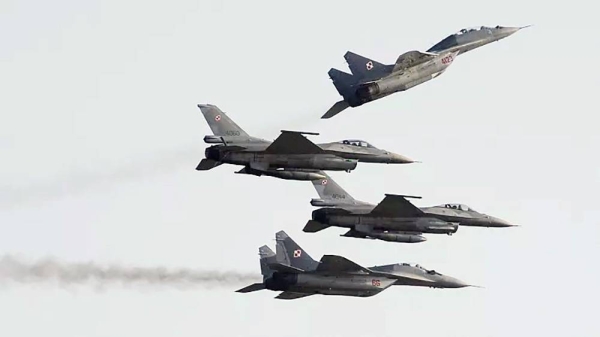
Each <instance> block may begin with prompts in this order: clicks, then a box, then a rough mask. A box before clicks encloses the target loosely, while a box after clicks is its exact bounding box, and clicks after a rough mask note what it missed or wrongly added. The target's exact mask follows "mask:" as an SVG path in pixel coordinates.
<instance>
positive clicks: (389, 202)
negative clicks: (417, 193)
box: [370, 194, 424, 218]
mask: <svg viewBox="0 0 600 337" xmlns="http://www.w3.org/2000/svg"><path fill="white" fill-rule="evenodd" d="M407 197H408V198H414V197H412V196H402V195H396V194H386V195H385V198H383V200H382V201H381V202H380V203H379V204H377V206H375V208H373V210H372V211H371V213H370V214H371V215H376V216H386V217H406V218H412V217H420V216H423V214H424V213H423V211H422V210H420V209H419V208H418V207H417V206H415V205H413V204H411V203H410V201H408V200H406V199H405V198H407ZM417 198H418V197H417Z"/></svg>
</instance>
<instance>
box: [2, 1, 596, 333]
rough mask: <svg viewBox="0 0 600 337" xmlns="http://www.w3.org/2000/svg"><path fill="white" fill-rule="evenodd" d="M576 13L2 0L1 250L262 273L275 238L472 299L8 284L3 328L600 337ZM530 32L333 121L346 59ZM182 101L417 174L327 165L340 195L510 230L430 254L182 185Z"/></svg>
mask: <svg viewBox="0 0 600 337" xmlns="http://www.w3.org/2000/svg"><path fill="white" fill-rule="evenodd" d="M592 5H593V2H590V1H582V0H579V1H564V2H559V1H551V2H547V1H527V2H523V1H516V0H509V1H498V2H489V1H470V0H459V1H445V2H442V1H435V2H418V1H417V2H410V3H405V2H399V1H347V0H346V1H304V2H302V3H294V4H292V3H291V2H281V1H251V2H250V1H176V2H148V1H74V0H73V1H67V0H59V1H53V2H47V1H23V0H19V1H17V0H4V1H2V2H1V3H0V41H2V47H0V74H1V77H0V90H1V92H2V93H3V95H2V99H0V110H1V111H2V122H1V123H0V153H1V154H2V164H1V165H0V254H14V255H19V256H22V257H24V258H27V259H32V260H35V259H40V258H44V257H47V256H54V257H56V258H58V259H60V260H63V261H70V262H78V261H82V262H85V261H96V262H98V263H120V264H124V265H134V266H146V267H154V266H165V267H187V268H195V269H201V270H205V269H206V270H222V271H228V270H229V271H231V270H233V271H239V272H244V273H252V272H256V273H258V272H259V263H258V255H257V248H258V247H259V246H260V245H263V244H270V245H271V246H274V240H273V239H274V233H275V232H276V231H278V230H281V229H283V230H285V231H286V232H287V233H288V234H290V235H291V236H292V237H293V238H294V239H295V240H296V241H298V243H299V244H300V245H301V246H303V248H304V249H306V250H307V251H308V252H309V253H310V254H311V255H312V256H313V257H315V258H319V257H320V256H321V255H322V254H339V255H344V256H346V257H348V258H350V259H351V260H353V261H356V262H357V263H359V264H362V265H365V266H369V265H375V264H385V263H395V262H413V263H419V264H421V265H423V266H425V267H428V268H432V269H435V270H437V271H439V272H442V273H444V274H448V275H450V276H454V277H458V278H460V279H462V280H465V281H467V282H470V283H472V284H477V285H481V286H484V287H485V288H484V289H477V288H465V289H457V290H452V289H448V290H440V289H437V290H436V289H429V288H410V287H392V288H390V289H388V290H386V291H385V292H383V293H381V294H380V295H378V296H375V297H371V298H364V299H361V298H343V297H325V296H312V297H308V298H305V299H301V300H297V301H280V300H274V299H272V297H274V296H275V295H276V294H277V293H276V292H270V291H262V292H257V293H253V294H246V295H243V294H237V293H235V292H233V291H234V290H235V289H237V288H239V287H237V286H232V287H222V288H215V289H210V290H208V289H203V288H196V289H194V290H178V289H175V288H168V287H120V286H116V287H108V288H106V289H104V290H103V291H101V292H99V291H97V289H95V288H94V287H88V286H78V287H68V288H61V287H58V286H53V285H43V284H42V285H27V284H26V285H19V284H14V283H10V282H9V283H5V284H3V285H2V284H0V317H2V320H1V321H2V324H0V335H2V336H11V337H17V336H40V335H44V336H61V337H67V336H73V337H75V336H77V337H79V336H147V337H153V336H166V335H169V336H307V335H314V336H368V335H378V336H399V335H404V336H509V335H510V336H532V335H545V336H563V335H571V336H592V335H597V334H599V332H600V329H599V328H598V326H597V323H596V319H597V317H596V316H597V314H596V310H595V306H594V304H595V303H597V301H598V300H600V296H599V292H598V288H597V285H598V282H600V276H599V273H598V268H597V261H595V260H596V258H597V257H598V256H600V247H599V245H600V239H599V235H600V230H599V229H598V219H599V218H600V211H598V205H597V203H598V191H599V190H600V170H599V168H598V167H599V165H600V159H599V158H598V144H599V137H600V136H598V117H597V113H598V111H599V110H598V104H597V101H598V99H597V95H598V92H599V91H598V89H599V85H598V81H599V80H598V78H599V75H600V71H599V65H598V64H599V63H598V61H597V60H596V55H597V54H598V51H600V46H599V42H598V41H599V40H598V36H597V33H598V26H597V23H595V22H596V19H597V18H596V14H595V13H596V12H597V11H596V8H595V7H594V6H592ZM498 24H499V25H504V26H522V25H527V24H534V27H532V28H528V29H526V30H523V31H520V32H518V33H516V34H515V35H513V36H511V37H509V38H507V39H504V40H502V41H500V42H498V43H493V44H490V45H488V46H485V47H483V48H480V49H477V50H475V51H472V52H469V53H467V54H465V55H463V56H460V57H459V58H458V59H457V60H456V61H455V62H454V64H453V65H452V66H451V67H450V68H449V69H448V71H447V72H446V73H445V74H444V75H443V76H441V77H439V78H437V79H435V80H433V81H431V82H428V83H426V84H423V85H421V86H418V87H416V88H413V89H411V90H409V91H407V92H404V93H399V94H395V95H393V96H390V97H388V98H384V99H382V100H380V101H377V102H373V103H369V104H366V105H364V106H362V107H360V108H356V109H349V110H346V111H345V112H343V113H342V114H340V115H339V116H336V117H335V118H332V119H330V120H320V119H319V117H320V116H321V115H322V114H323V113H324V112H325V111H326V110H327V109H328V108H329V107H330V106H331V105H332V104H333V103H334V102H336V101H338V100H339V99H340V96H339V95H338V93H337V91H336V90H335V88H334V86H333V85H332V83H331V81H330V80H329V78H328V76H327V71H328V70H329V68H331V67H337V68H340V69H342V70H346V69H347V67H346V65H345V61H344V59H343V54H344V53H345V52H346V50H352V51H354V52H356V53H359V54H362V55H365V56H367V57H372V58H374V59H375V60H378V61H380V62H384V63H391V62H393V61H394V60H395V59H396V57H397V56H398V55H399V54H401V53H403V52H406V51H408V50H412V49H420V50H426V49H427V48H429V47H430V46H432V45H433V44H434V43H436V42H438V41H439V40H441V39H442V38H444V37H445V36H447V35H448V34H450V33H453V32H455V31H457V30H459V29H461V28H464V27H469V26H479V25H488V26H495V25H498ZM197 103H212V104H216V105H217V106H219V107H220V108H221V109H223V110H224V111H226V112H227V113H228V114H229V116H230V117H232V118H233V119H234V120H235V121H236V122H237V123H238V124H239V125H240V126H241V127H242V128H244V129H245V130H246V131H247V132H248V133H250V134H252V135H255V136H258V137H261V138H271V139H272V138H275V137H276V136H277V135H278V133H279V130H281V129H299V130H305V131H316V132H320V133H321V135H320V136H316V137H312V139H313V140H314V141H317V142H325V141H334V140H341V139H344V138H362V139H365V140H367V141H369V142H371V143H373V144H374V145H376V146H378V147H382V148H385V149H389V150H390V151H394V152H397V153H401V154H404V155H406V156H409V157H411V158H414V159H417V160H420V161H422V162H423V163H422V164H412V165H404V166H385V165H375V164H359V166H358V168H357V169H356V170H355V171H354V172H352V173H350V174H347V173H343V172H342V173H332V177H334V178H335V179H336V181H338V182H339V183H340V184H341V185H342V186H343V187H344V188H346V189H347V190H348V192H350V193H351V194H352V195H353V196H354V197H355V198H357V199H361V200H364V201H369V202H373V203H375V202H378V201H380V200H381V199H382V198H383V195H384V193H401V194H413V195H420V196H422V197H423V199H422V200H417V201H416V202H415V203H416V204H417V205H419V206H427V205H435V204H441V203H446V202H460V203H465V204H467V205H469V206H471V207H473V208H474V209H476V210H478V211H481V212H485V213H489V214H492V215H494V216H498V217H500V218H503V219H506V220H509V221H511V222H514V223H518V224H521V225H522V227H520V228H507V229H485V228H461V229H459V231H458V233H456V234H455V235H454V236H452V237H448V236H444V235H429V236H428V238H429V240H428V241H427V242H425V243H422V244H414V245H411V244H394V243H386V242H380V241H369V240H353V239H348V238H341V237H339V236H338V235H339V234H341V233H343V230H342V229H329V230H326V231H323V232H321V233H319V234H306V233H303V232H302V228H303V226H304V224H305V223H306V221H307V220H308V219H309V217H310V212H311V211H312V209H313V208H312V207H311V206H310V204H309V200H310V198H313V197H315V196H316V193H315V191H314V189H313V187H312V186H311V184H310V183H308V182H294V181H284V180H278V179H274V178H268V177H261V178H257V177H252V176H243V175H236V174H233V172H234V171H235V170H237V169H239V168H236V167H233V166H221V167H219V168H217V169H215V170H212V171H210V172H197V171H195V170H194V168H195V167H196V165H197V163H198V162H199V161H200V159H201V158H202V157H203V152H204V148H205V144H204V143H203V142H202V137H203V136H204V135H205V134H210V129H209V128H208V125H207V124H206V123H205V121H204V119H203V117H202V115H201V113H200V111H199V110H198V108H197V107H196V104H197Z"/></svg>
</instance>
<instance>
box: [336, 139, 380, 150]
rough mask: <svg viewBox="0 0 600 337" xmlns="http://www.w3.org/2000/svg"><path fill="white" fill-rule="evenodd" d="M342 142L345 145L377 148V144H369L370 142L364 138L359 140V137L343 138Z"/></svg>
mask: <svg viewBox="0 0 600 337" xmlns="http://www.w3.org/2000/svg"><path fill="white" fill-rule="evenodd" d="M340 143H342V144H344V145H350V146H360V147H370V148H375V146H373V145H371V144H369V143H368V142H366V141H364V140H359V139H345V140H342V141H341V142H340Z"/></svg>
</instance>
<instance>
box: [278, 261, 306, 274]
mask: <svg viewBox="0 0 600 337" xmlns="http://www.w3.org/2000/svg"><path fill="white" fill-rule="evenodd" d="M269 268H271V269H273V270H275V271H279V272H282V273H291V274H302V273H304V270H302V269H300V268H296V267H292V266H288V265H287V264H283V263H269Z"/></svg>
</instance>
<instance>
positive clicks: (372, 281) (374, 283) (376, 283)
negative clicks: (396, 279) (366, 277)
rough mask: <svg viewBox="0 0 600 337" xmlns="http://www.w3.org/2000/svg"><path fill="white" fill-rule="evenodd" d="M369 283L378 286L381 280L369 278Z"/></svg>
mask: <svg viewBox="0 0 600 337" xmlns="http://www.w3.org/2000/svg"><path fill="white" fill-rule="evenodd" d="M371 285H372V286H373V287H380V286H381V280H377V279H372V280H371Z"/></svg>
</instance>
